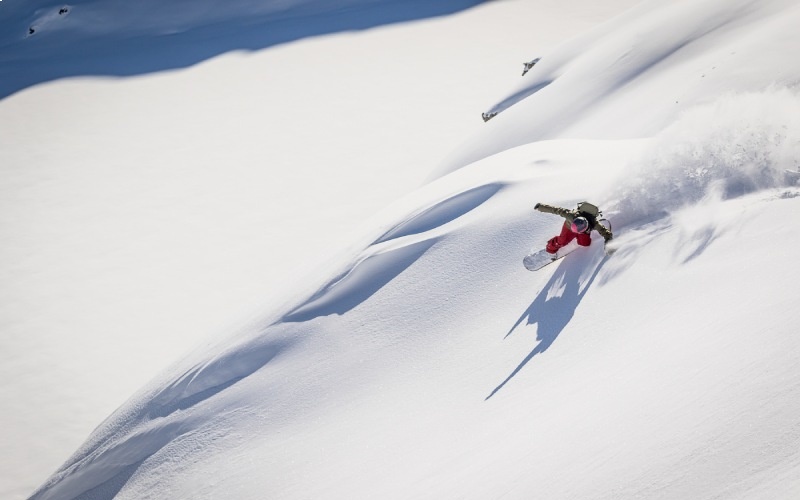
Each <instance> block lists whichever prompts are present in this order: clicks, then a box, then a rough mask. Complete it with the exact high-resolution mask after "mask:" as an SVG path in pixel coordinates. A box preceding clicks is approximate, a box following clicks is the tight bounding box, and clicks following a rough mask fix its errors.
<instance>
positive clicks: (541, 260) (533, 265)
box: [522, 240, 580, 271]
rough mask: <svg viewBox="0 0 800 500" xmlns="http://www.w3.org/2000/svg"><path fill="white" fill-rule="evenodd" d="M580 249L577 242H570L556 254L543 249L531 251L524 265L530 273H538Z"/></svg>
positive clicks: (523, 260)
mask: <svg viewBox="0 0 800 500" xmlns="http://www.w3.org/2000/svg"><path fill="white" fill-rule="evenodd" d="M578 248H580V245H578V242H577V241H576V240H572V241H570V242H569V243H568V244H567V245H565V246H563V247H561V248H559V249H558V251H557V252H556V253H547V250H545V249H544V248H542V249H541V250H538V251H531V253H529V254H528V255H526V256H525V258H524V259H522V264H523V265H524V266H525V269H527V270H528V271H538V270H539V269H541V268H543V267H545V266H548V265H550V264H552V263H553V262H555V261H557V260H560V259H563V258H564V257H566V256H567V255H569V254H571V253H572V252H574V251H575V250H577V249H578Z"/></svg>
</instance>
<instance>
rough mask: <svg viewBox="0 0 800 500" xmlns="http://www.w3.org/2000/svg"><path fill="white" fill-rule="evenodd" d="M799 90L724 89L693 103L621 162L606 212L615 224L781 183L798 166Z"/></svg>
mask: <svg viewBox="0 0 800 500" xmlns="http://www.w3.org/2000/svg"><path fill="white" fill-rule="evenodd" d="M799 122H800V95H798V93H797V91H795V90H793V89H788V88H773V89H768V90H765V91H763V92H748V93H731V94H727V95H724V96H721V97H720V98H718V99H717V100H715V101H714V102H711V103H709V104H706V105H701V106H697V107H694V108H692V109H690V110H689V111H687V112H686V113H685V114H684V115H683V116H682V117H680V118H679V119H678V120H677V121H676V122H675V123H674V124H673V125H671V126H670V127H668V128H667V129H665V130H664V131H663V132H662V133H661V134H659V135H658V136H657V137H656V138H654V139H653V142H652V145H651V146H650V147H648V148H646V150H645V151H644V153H643V154H642V155H641V157H640V158H639V159H637V160H636V161H634V162H633V163H632V164H631V165H630V167H629V168H628V169H627V172H626V173H625V175H624V177H623V179H622V180H621V181H620V182H619V184H618V185H619V186H620V187H619V188H618V189H617V192H616V194H615V196H613V199H614V200H617V201H616V202H614V203H613V209H612V210H610V211H614V212H619V213H620V214H621V215H622V214H624V215H622V216H621V217H619V216H618V217H617V219H618V221H619V222H621V223H622V224H625V223H629V222H634V221H641V220H643V219H649V218H653V217H656V216H658V215H659V214H661V213H663V212H670V211H674V210H677V209H680V208H682V207H685V206H687V205H691V204H696V203H699V202H701V201H702V200H703V199H706V198H709V197H711V198H722V199H729V198H734V197H738V196H742V195H745V194H749V193H752V192H755V191H758V190H761V189H768V188H773V187H779V186H782V185H784V184H786V183H787V179H786V173H785V170H796V169H797V168H798V167H799V166H800V160H798V158H800V127H798V125H800V123H799Z"/></svg>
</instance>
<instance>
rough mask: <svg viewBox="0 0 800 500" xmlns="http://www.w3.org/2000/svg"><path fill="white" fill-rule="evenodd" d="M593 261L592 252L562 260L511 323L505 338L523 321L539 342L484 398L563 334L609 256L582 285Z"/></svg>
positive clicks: (500, 387)
mask: <svg viewBox="0 0 800 500" xmlns="http://www.w3.org/2000/svg"><path fill="white" fill-rule="evenodd" d="M573 255H575V256H576V257H577V256H578V255H576V254H573ZM595 259H596V257H594V252H593V253H588V252H585V253H583V255H582V259H580V260H578V261H576V259H571V260H570V261H567V260H565V261H563V262H562V264H561V265H560V266H559V267H558V269H557V270H556V272H555V273H554V274H553V276H552V277H551V278H550V281H548V282H547V285H545V287H544V288H543V289H542V291H541V292H539V294H538V295H537V296H536V299H534V301H533V302H532V303H531V305H530V306H528V308H527V309H526V310H525V312H524V313H522V316H520V318H519V319H518V320H517V322H516V323H514V326H512V327H511V330H509V332H508V333H507V334H506V337H508V336H509V335H511V334H512V333H513V332H514V330H516V329H517V327H518V326H519V325H521V324H522V323H523V322H526V324H528V325H532V324H534V323H535V324H537V326H538V328H537V331H536V339H537V340H538V341H539V343H538V344H537V345H536V347H534V349H533V350H532V351H531V352H530V353H529V354H528V355H527V356H525V359H523V360H522V362H521V363H520V364H519V365H517V367H516V368H514V370H513V371H512V372H511V374H510V375H509V376H508V377H506V379H505V380H503V381H502V382H501V383H500V385H498V386H497V387H495V388H494V390H493V391H492V392H491V393H490V394H489V395H488V396H487V397H486V399H487V400H488V399H490V398H491V397H492V396H494V395H495V394H496V393H497V392H498V391H499V390H500V389H502V388H503V387H504V386H505V385H506V384H507V383H508V382H509V381H511V379H512V378H514V377H515V376H516V375H517V374H518V373H519V372H520V371H521V370H522V369H523V368H524V367H525V365H527V364H528V362H529V361H530V360H532V359H533V358H534V357H535V356H536V355H537V354H541V353H543V352H545V351H546V350H547V349H549V348H550V346H551V345H553V342H555V341H556V339H557V338H558V336H559V335H560V334H561V332H562V331H564V328H565V327H566V326H567V325H568V324H569V322H570V321H571V320H572V317H573V316H574V315H575V311H576V310H577V309H578V306H579V305H580V303H581V301H582V300H583V297H584V296H585V295H586V292H587V291H588V290H589V288H590V287H591V286H592V283H593V282H594V280H595V278H597V275H598V274H599V273H600V269H602V267H603V266H604V265H605V263H606V262H607V261H608V259H609V257H608V256H606V255H603V257H602V258H601V259H600V260H599V262H596V263H595V264H594V265H595V268H594V270H593V271H591V276H589V278H588V279H587V280H586V281H585V283H581V276H582V275H584V274H585V273H586V271H587V269H590V267H589V266H591V265H592V263H593V261H594V260H595ZM551 295H552V296H551Z"/></svg>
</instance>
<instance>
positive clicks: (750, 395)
mask: <svg viewBox="0 0 800 500" xmlns="http://www.w3.org/2000/svg"><path fill="white" fill-rule="evenodd" d="M798 25H800V4H797V2H796V1H789V0H758V1H755V0H749V1H747V0H733V1H731V0H724V1H723V0H702V1H698V0H691V1H679V2H661V1H646V2H644V3H642V4H639V5H637V6H636V7H634V8H633V9H632V10H629V11H627V12H625V13H624V14H623V15H621V16H619V17H617V18H615V19H614V20H612V21H611V22H609V23H605V24H602V25H600V26H599V27H596V28H594V29H592V30H590V31H588V32H587V33H584V34H583V35H581V36H578V37H577V38H573V39H571V40H569V41H567V42H566V43H564V44H562V45H559V46H556V47H553V48H552V49H550V50H549V51H548V52H545V53H542V54H531V56H536V55H539V56H541V57H542V59H541V61H540V62H539V63H538V64H537V65H536V66H534V68H533V69H531V71H530V72H529V73H527V74H526V75H525V76H524V77H522V78H521V79H520V80H519V83H517V84H516V85H514V84H511V85H509V87H510V88H509V90H508V91H507V92H505V93H503V92H499V95H498V96H497V98H496V100H495V104H489V106H488V107H486V108H485V109H482V110H481V111H487V112H491V113H497V114H496V116H495V117H494V118H492V119H491V120H490V121H489V122H487V123H486V124H482V125H483V126H482V127H481V128H480V130H479V131H477V132H475V133H473V134H472V136H471V137H470V138H469V139H468V140H466V141H464V145H463V146H460V147H456V148H454V149H453V151H452V153H451V154H450V155H449V156H448V157H447V159H446V160H444V161H443V162H441V163H440V164H438V165H437V166H436V167H435V168H433V167H432V168H431V171H430V172H428V175H429V179H430V180H429V181H428V182H426V183H425V184H424V185H422V186H421V187H419V188H418V189H415V190H413V191H412V192H410V193H409V194H408V195H406V196H404V197H402V198H400V199H399V200H398V201H396V202H393V203H390V204H387V205H386V206H385V207H383V209H382V210H381V211H378V212H377V213H376V214H375V215H374V216H372V217H370V218H368V219H367V220H366V221H365V222H364V223H363V224H360V225H359V226H358V227H359V229H358V230H357V231H353V232H352V233H351V234H349V236H348V238H349V239H348V242H349V246H348V247H347V248H339V251H338V252H337V253H336V255H335V256H334V257H332V258H331V259H329V261H328V262H327V263H326V264H325V265H324V266H320V267H319V268H317V269H316V270H315V271H314V273H312V274H311V275H310V277H308V276H307V277H305V278H304V279H298V280H297V281H296V283H292V284H291V286H287V287H286V289H285V291H284V292H282V293H280V294H278V295H277V296H276V297H273V299H272V300H271V301H270V302H269V303H266V304H264V305H263V307H262V311H263V313H262V314H261V315H260V317H258V318H256V319H254V320H252V321H251V322H250V323H249V324H248V325H246V326H243V327H241V328H239V329H237V330H236V331H235V332H231V333H230V334H229V335H228V336H226V337H223V338H220V339H217V340H216V341H214V342H213V343H210V344H208V345H205V346H201V347H198V348H197V349H196V350H195V351H194V352H192V353H191V354H189V355H187V356H186V357H184V358H183V359H182V360H180V361H179V362H177V363H175V364H173V365H172V366H171V367H170V368H169V369H167V370H165V371H164V372H162V373H161V374H160V375H159V376H157V377H156V378H155V379H154V380H152V381H151V382H150V383H148V384H147V385H145V386H144V387H143V388H142V389H141V390H140V391H139V392H138V393H136V394H135V395H134V396H133V397H132V398H130V399H129V400H128V402H127V403H125V404H124V405H123V406H122V407H120V408H119V409H118V410H117V411H116V412H115V413H113V414H112V415H111V416H110V417H109V418H108V419H106V420H105V421H104V422H103V423H102V424H101V425H100V426H99V427H98V428H97V429H96V430H95V432H94V433H93V434H92V435H91V436H90V437H89V439H88V440H87V441H86V442H85V443H84V444H83V445H82V446H81V447H80V448H79V449H78V450H77V451H76V452H75V453H74V454H73V456H72V457H71V458H70V459H69V460H68V461H67V462H66V463H65V464H64V465H63V466H62V467H61V468H60V469H59V470H58V471H57V472H56V473H55V474H53V475H52V476H51V477H50V478H49V479H48V480H47V481H46V482H45V483H44V484H43V485H42V486H41V487H40V488H39V489H38V490H37V491H36V492H35V494H34V495H33V498H36V499H42V500H43V499H71V498H81V499H87V500H88V499H106V498H112V497H114V498H120V499H138V498H193V499H194V498H240V499H260V498H271V499H273V498H275V499H277V498H285V499H299V498H397V499H401V498H404V499H405V498H420V499H421V498H430V499H441V498H469V499H486V498H505V499H509V498H514V499H527V498H574V499H621V498H622V499H625V498H648V499H661V498H663V499H675V498H692V499H715V498H725V499H753V498H764V499H774V498H795V497H797V496H800V417H799V416H798V415H800V370H798V369H797V359H798V357H800V339H798V336H797V329H798V320H800V313H798V309H797V308H796V306H795V303H796V302H797V298H798V294H797V292H796V290H797V287H796V285H797V283H798V279H800V270H798V268H797V266H792V265H791V262H793V259H792V258H791V257H792V256H793V254H794V253H795V252H796V248H797V246H798V245H800V233H798V232H797V231H794V230H792V225H791V222H789V223H788V226H787V220H788V221H791V219H792V216H793V215H794V214H797V213H799V211H800V188H798V187H797V185H796V182H797V178H796V176H795V175H793V174H790V173H787V172H786V171H787V170H797V169H798V166H800V165H799V164H798V158H800V127H799V126H798V125H800V124H798V116H800V93H798V89H797V85H798V82H800V62H798V60H797V58H796V57H795V54H796V53H797V50H798V49H800V31H798V30H797V29H796V27H797V26H798ZM517 78H519V77H517ZM462 84H463V85H469V84H470V82H468V81H465V82H462ZM433 90H435V91H436V92H441V93H446V92H447V89H433ZM393 98H396V96H387V99H393ZM476 118H477V114H476ZM298 133H299V132H298ZM409 147H411V148H413V147H414V146H413V144H410V145H409ZM331 168H335V166H333V167H331ZM582 200H590V201H592V202H594V203H596V204H598V205H599V206H600V207H601V208H603V209H604V212H605V215H606V216H607V217H608V219H609V220H610V222H611V224H612V226H613V230H614V233H615V236H616V237H615V239H614V241H613V242H612V244H611V248H612V249H614V250H616V251H615V252H614V253H613V254H612V255H610V256H609V255H606V254H605V253H604V252H603V245H602V244H601V243H602V240H600V241H599V242H598V241H597V239H595V244H593V245H592V246H590V247H589V248H585V249H580V250H579V251H576V252H574V253H572V254H570V255H569V256H568V257H566V258H565V259H563V260H561V261H559V262H557V263H556V264H553V265H550V266H548V267H546V268H544V269H543V270H541V271H538V272H535V273H531V272H528V271H526V270H525V269H524V268H523V266H522V262H521V261H522V257H523V256H524V255H525V254H526V253H527V252H528V251H529V250H531V249H532V248H533V249H538V248H541V246H543V245H544V243H545V242H546V240H547V239H548V238H549V237H551V236H553V235H554V234H555V233H556V232H557V231H558V230H559V226H560V223H561V222H560V219H558V218H557V217H555V216H552V215H545V214H541V213H538V212H534V211H533V205H534V204H535V203H536V202H537V201H538V202H545V203H550V204H555V205H560V206H565V207H572V206H574V205H575V203H576V202H579V201H582ZM359 222H361V221H359ZM595 237H596V238H597V235H595Z"/></svg>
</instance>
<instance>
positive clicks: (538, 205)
mask: <svg viewBox="0 0 800 500" xmlns="http://www.w3.org/2000/svg"><path fill="white" fill-rule="evenodd" d="M541 206H542V204H541V203H537V204H536V205H534V206H533V209H534V210H539V207H541Z"/></svg>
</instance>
